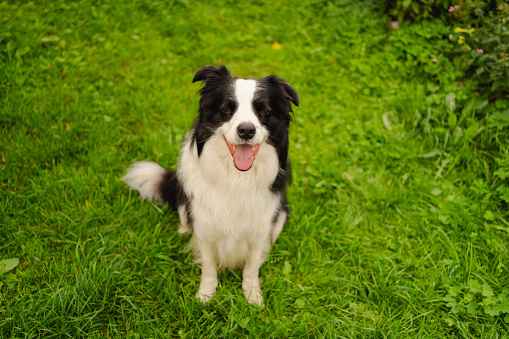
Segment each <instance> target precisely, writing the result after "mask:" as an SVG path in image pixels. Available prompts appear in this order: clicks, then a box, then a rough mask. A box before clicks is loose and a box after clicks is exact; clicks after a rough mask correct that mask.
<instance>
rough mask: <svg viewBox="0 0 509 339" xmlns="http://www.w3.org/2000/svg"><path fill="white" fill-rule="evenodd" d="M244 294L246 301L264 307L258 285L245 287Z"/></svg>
mask: <svg viewBox="0 0 509 339" xmlns="http://www.w3.org/2000/svg"><path fill="white" fill-rule="evenodd" d="M244 295H245V296H246V299H247V301H248V302H249V303H250V304H252V305H257V306H260V307H264V306H265V305H264V304H263V297H262V290H261V289H260V287H254V288H251V289H245V290H244Z"/></svg>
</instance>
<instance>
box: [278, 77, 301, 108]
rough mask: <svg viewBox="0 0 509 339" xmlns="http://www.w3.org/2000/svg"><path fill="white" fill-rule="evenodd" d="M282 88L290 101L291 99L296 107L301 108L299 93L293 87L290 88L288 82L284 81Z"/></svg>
mask: <svg viewBox="0 0 509 339" xmlns="http://www.w3.org/2000/svg"><path fill="white" fill-rule="evenodd" d="M282 87H283V90H284V91H285V93H286V95H287V96H288V99H290V100H291V101H292V102H293V104H294V105H295V106H299V94H297V91H296V90H295V89H294V88H293V87H292V86H290V85H289V84H288V83H287V82H286V81H283V83H282Z"/></svg>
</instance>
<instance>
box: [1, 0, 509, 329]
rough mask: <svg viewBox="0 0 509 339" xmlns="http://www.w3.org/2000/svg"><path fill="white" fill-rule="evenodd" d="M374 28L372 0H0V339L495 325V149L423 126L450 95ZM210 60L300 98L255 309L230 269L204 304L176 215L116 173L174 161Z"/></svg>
mask: <svg viewBox="0 0 509 339" xmlns="http://www.w3.org/2000/svg"><path fill="white" fill-rule="evenodd" d="M386 21H387V18H386V17H384V16H383V14H380V13H378V12H377V11H376V8H375V6H374V5H372V3H370V2H366V1H363V2H358V1H344V0H343V1H337V3H336V4H332V2H324V1H314V0H310V1H301V2H298V3H297V2H296V3H295V4H291V3H290V2H286V1H279V0H274V1H264V0H263V1H262V0H260V1H255V2H253V3H251V4H247V3H243V2H236V1H230V0H218V1H203V2H199V3H198V2H197V3H194V2H193V1H187V0H182V1H152V0H139V1H132V2H123V1H118V2H115V1H109V2H103V1H82V2H70V1H63V0H60V1H35V2H27V3H25V2H24V1H14V0H12V1H4V2H1V3H0V337H2V338H11V337H13V338H39V337H119V338H126V337H127V338H151V337H154V338H159V337H185V338H193V337H200V336H206V337H225V338H230V337H247V336H249V337H278V338H279V337H281V338H284V337H326V338H329V337H341V338H362V337H366V338H508V337H509V335H508V333H509V297H508V294H509V278H508V277H509V253H508V250H509V222H508V210H507V205H506V204H505V203H504V202H501V201H500V200H498V199H496V198H495V195H493V194H492V193H491V192H492V186H490V184H489V182H490V181H489V180H488V178H491V177H493V171H492V169H491V167H490V166H491V165H490V164H492V163H493V162H494V161H495V159H494V158H495V156H494V155H493V154H492V153H490V152H489V150H483V151H482V152H481V151H479V148H478V147H477V146H476V144H474V142H470V141H461V140H460V141H458V140H457V138H455V137H454V136H453V135H452V134H450V133H449V131H448V130H447V128H445V129H442V130H440V131H435V130H434V128H435V127H434V126H433V124H432V123H431V122H432V118H431V116H432V115H433V112H432V111H431V110H430V109H428V106H427V102H428V101H427V100H428V99H429V98H430V95H431V94H430V93H431V92H433V93H432V94H434V95H437V94H440V93H442V92H441V91H443V90H444V89H442V88H437V89H434V90H432V91H430V89H429V88H428V87H429V86H427V85H426V83H424V80H422V79H419V78H413V79H412V78H411V77H406V76H404V75H402V74H400V73H399V72H397V71H395V70H397V69H400V68H398V65H401V60H400V59H398V57H397V55H396V54H395V53H394V50H393V44H392V42H391V40H390V37H389V34H388V33H387V32H386V31H385V29H384V24H385V22H386ZM207 64H213V65H218V64H225V65H226V66H227V67H229V68H230V70H231V71H232V73H233V74H234V75H237V76H239V77H262V76H266V75H269V74H271V73H276V74H278V75H280V76H281V77H283V78H285V79H287V80H288V81H289V82H290V83H291V85H292V86H293V87H294V88H295V89H297V91H298V92H299V95H300V107H299V108H296V109H295V116H294V120H293V122H292V126H291V147H290V156H291V159H292V165H293V170H294V180H293V183H292V186H291V187H290V189H289V197H288V199H289V202H290V206H291V209H292V216H291V218H290V220H289V222H288V224H287V225H286V227H285V229H284V230H283V233H282V234H281V236H280V237H279V239H278V240H277V242H276V244H275V246H274V247H273V250H272V252H271V254H270V257H269V260H268V261H267V263H265V264H264V266H262V268H261V270H260V276H261V277H262V279H263V284H262V290H263V293H264V297H265V305H266V307H265V308H263V309H260V308H258V307H255V306H251V305H249V304H248V303H247V301H246V300H245V298H244V296H243V292H242V288H241V274H240V273H239V272H232V271H226V272H222V273H221V274H220V276H219V288H218V293H217V295H216V299H215V300H214V301H213V302H211V303H210V304H207V305H202V304H201V303H200V302H199V301H198V300H197V299H196V298H195V297H194V294H195V292H196V291H197V289H198V284H199V274H200V269H199V267H197V266H196V265H194V264H193V263H192V260H191V256H190V254H189V253H185V252H183V250H184V248H185V246H186V244H187V241H188V240H189V239H188V238H185V237H184V238H181V237H180V236H179V235H178V233H177V228H178V218H177V215H176V213H173V212H172V211H171V210H170V209H169V208H168V207H165V206H159V205H157V204H154V203H150V202H146V201H141V200H140V199H139V196H138V194H137V193H136V192H133V191H130V190H129V189H128V188H127V187H126V185H125V184H124V183H123V182H121V181H120V178H121V177H122V176H123V175H124V173H125V170H126V168H127V167H128V166H129V165H130V164H131V163H132V162H134V161H137V160H150V161H156V162H158V163H159V164H161V165H163V166H166V167H173V166H175V163H176V160H177V156H178V151H179V145H180V142H181V140H182V137H183V135H184V134H185V132H186V131H187V129H188V128H189V127H190V125H191V123H192V121H193V119H194V117H195V115H196V112H197V108H198V95H197V91H198V90H199V83H195V84H192V83H191V80H192V78H193V75H194V72H195V71H196V70H197V69H198V68H200V67H202V66H204V65H207ZM453 86H454V84H453V83H451V88H453ZM448 98H449V99H450V100H449V102H448V103H446V104H445V105H444V106H443V109H447V107H449V109H451V106H454V105H455V104H454V101H453V100H452V99H451V97H450V96H449V97H448ZM426 117H428V119H427V120H426V119H425V118H426ZM423 121H424V122H423ZM497 138H499V139H503V135H501V134H498V132H497V129H494V130H493V129H489V128H484V129H483V130H482V131H480V134H479V135H478V136H477V139H476V140H477V144H482V143H483V142H485V141H486V142H487V141H489V140H498V139H497ZM500 142H501V143H503V144H505V145H507V140H505V139H503V140H501V141H500ZM508 149H509V148H505V152H506V156H507V154H509V152H508V151H507V150H508ZM508 171H509V170H508ZM508 173H509V172H508ZM508 175H509V174H508ZM16 258H17V259H18V260H19V263H17V261H16V260H10V261H9V260H7V259H16ZM2 260H3V261H2ZM2 265H3V266H2Z"/></svg>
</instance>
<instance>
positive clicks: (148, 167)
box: [122, 161, 166, 203]
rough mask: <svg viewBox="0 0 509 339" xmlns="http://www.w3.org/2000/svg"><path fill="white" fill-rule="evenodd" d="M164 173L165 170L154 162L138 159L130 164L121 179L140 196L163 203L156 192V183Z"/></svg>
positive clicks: (157, 183)
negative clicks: (138, 192)
mask: <svg viewBox="0 0 509 339" xmlns="http://www.w3.org/2000/svg"><path fill="white" fill-rule="evenodd" d="M165 173H166V170H165V169H164V168H163V167H161V166H159V165H158V164H156V163H154V162H149V161H140V162H137V163H135V164H133V165H132V166H131V168H130V169H129V170H128V171H127V174H126V175H125V176H124V177H123V178H122V180H123V181H125V182H126V183H127V184H128V185H129V186H131V187H132V188H134V189H136V190H138V191H140V196H141V197H142V198H144V199H148V200H156V201H158V202H160V203H163V199H162V197H161V196H160V195H159V192H158V185H159V183H160V182H161V177H162V176H163V175H164V174H165Z"/></svg>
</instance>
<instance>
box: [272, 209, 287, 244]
mask: <svg viewBox="0 0 509 339" xmlns="http://www.w3.org/2000/svg"><path fill="white" fill-rule="evenodd" d="M287 218H288V213H286V212H285V211H281V212H279V215H278V216H277V219H276V222H275V223H273V224H272V234H271V237H270V240H271V241H272V245H274V243H275V242H276V239H277V237H279V234H280V233H281V231H282V230H283V226H284V225H285V223H286V219H287Z"/></svg>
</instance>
